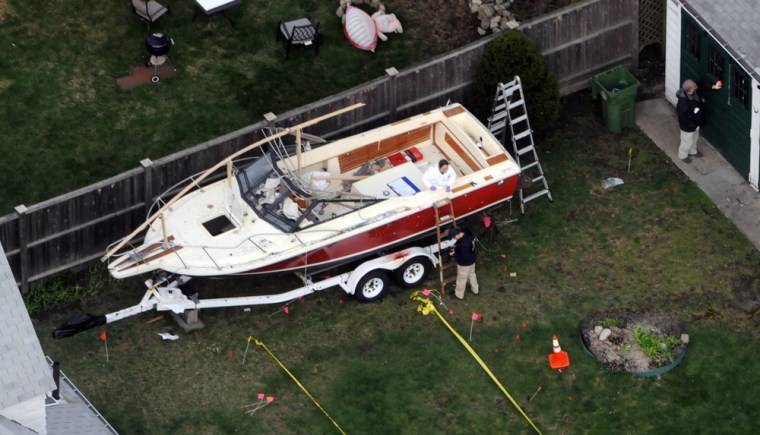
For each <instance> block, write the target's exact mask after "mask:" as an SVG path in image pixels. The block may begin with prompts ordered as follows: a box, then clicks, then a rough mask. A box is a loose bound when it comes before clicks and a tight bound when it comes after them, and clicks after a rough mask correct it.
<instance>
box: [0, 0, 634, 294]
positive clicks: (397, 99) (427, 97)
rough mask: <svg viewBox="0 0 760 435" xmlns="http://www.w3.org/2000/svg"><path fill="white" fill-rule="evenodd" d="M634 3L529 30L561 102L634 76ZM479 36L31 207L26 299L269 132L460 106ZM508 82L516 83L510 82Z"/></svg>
mask: <svg viewBox="0 0 760 435" xmlns="http://www.w3.org/2000/svg"><path fill="white" fill-rule="evenodd" d="M638 5H639V4H638V0H587V1H583V2H580V3H577V4H575V5H573V6H570V7H567V8H564V9H561V10H558V11H556V12H554V13H552V14H549V15H546V16H544V17H541V18H539V19H536V20H533V21H530V22H526V23H523V24H522V25H521V26H520V27H519V28H518V30H519V31H521V32H523V33H525V34H526V35H528V36H529V37H530V38H531V39H532V40H533V42H534V43H535V45H536V47H537V48H538V49H539V51H540V52H541V53H542V54H543V55H544V56H545V58H546V59H547V61H548V62H549V64H550V65H551V67H552V68H553V70H554V72H555V74H556V75H557V78H558V80H559V83H560V90H561V92H562V94H563V95H566V94H569V93H572V92H575V91H577V90H580V89H583V88H586V87H587V86H588V83H589V79H590V78H591V77H592V76H594V75H596V74H598V73H599V72H602V71H604V70H606V69H608V68H610V67H612V66H615V65H621V64H622V65H626V66H628V67H630V68H633V69H635V68H636V65H637V55H638V24H637V17H638ZM498 36H499V35H498V34H494V35H491V36H489V37H486V38H483V39H481V40H479V41H476V42H474V43H472V44H469V45H467V46H465V47H462V48H460V49H458V50H455V51H452V52H450V53H447V54H445V55H443V56H440V57H438V58H435V59H433V60H431V61H430V62H427V63H424V64H421V65H417V66H413V67H410V68H407V69H405V70H403V71H400V72H397V71H395V70H389V71H388V75H387V76H385V77H382V78H379V79H376V80H373V81H371V82H368V83H365V84H363V85H361V86H357V87H355V88H353V89H350V90H348V91H345V92H343V93H341V94H338V95H335V96H332V97H329V98H325V99H323V100H320V101H317V102H315V103H312V104H309V105H307V106H304V107H301V108H298V109H296V110H293V111H290V112H287V113H284V114H281V115H280V116H278V118H277V119H276V120H274V121H272V122H266V121H262V122H259V123H257V124H253V125H249V126H247V127H245V128H243V129H240V130H238V131H235V132H233V133H230V134H228V135H225V136H222V137H219V138H216V139H214V140H211V141H208V142H205V143H203V144H201V145H198V146H195V147H193V148H189V149H187V150H184V151H181V152H178V153H175V154H172V155H170V156H167V157H164V158H161V159H159V160H157V161H154V162H152V161H150V160H144V161H142V162H140V167H139V168H136V169H133V170H131V171H127V172H124V173H122V174H120V175H117V176H115V177H113V178H110V179H108V180H104V181H101V182H99V183H96V184H93V185H91V186H88V187H85V188H82V189H79V190H76V191H74V192H70V193H68V194H66V195H62V196H59V197H57V198H53V199H50V200H48V201H45V202H42V203H39V204H34V205H32V206H29V207H25V206H23V205H21V206H18V207H16V213H13V214H11V215H7V216H4V217H2V218H0V243H2V246H3V248H4V249H5V254H6V256H7V258H8V262H9V263H10V265H11V268H12V270H13V273H14V276H15V278H16V280H17V282H18V284H19V286H20V287H21V288H22V290H23V292H24V293H26V292H28V289H29V283H30V282H32V281H35V280H38V279H41V278H44V277H47V276H50V275H53V274H55V273H58V272H60V271H63V270H66V269H70V268H75V267H81V266H84V265H87V264H89V263H90V262H92V261H95V260H96V259H98V258H100V257H101V256H102V255H103V253H104V252H105V249H106V246H107V245H108V244H110V243H112V242H114V241H116V240H118V239H120V238H121V237H124V236H125V235H126V234H129V233H130V232H131V231H132V230H133V229H134V228H136V227H137V226H138V225H139V224H141V223H142V222H143V221H144V220H145V218H146V214H147V211H148V209H149V207H150V205H151V204H152V202H153V201H154V199H155V198H156V197H157V195H159V194H161V193H163V192H164V191H165V190H166V189H167V188H169V187H171V186H173V185H175V184H177V183H178V182H180V181H181V180H184V179H186V178H188V177H190V176H192V175H193V174H197V173H200V172H201V171H203V170H205V169H207V168H208V167H210V166H212V165H213V164H215V163H217V162H219V161H221V160H223V159H224V158H225V157H226V156H227V155H229V154H231V153H232V152H234V151H235V150H237V149H240V148H242V147H244V146H246V145H249V144H250V143H252V142H254V141H255V140H257V139H259V138H260V137H261V136H260V130H261V129H262V128H263V127H267V126H270V127H272V126H277V127H287V126H290V125H294V124H298V123H300V122H304V121H306V120H309V119H312V118H315V117H317V116H319V115H323V114H325V113H329V112H331V111H333V110H337V109H340V108H342V107H345V106H348V105H351V104H353V103H358V102H363V103H366V106H364V107H363V108H361V109H359V110H355V111H352V112H349V113H345V114H343V115H340V116H337V117H334V118H330V119H328V120H325V121H324V122H322V123H320V124H317V125H315V126H314V127H312V128H310V129H309V132H310V133H312V134H317V135H320V136H323V137H325V138H337V137H341V136H345V135H348V134H350V133H353V132H356V131H360V130H365V129H367V128H371V127H375V126H379V125H382V124H386V123H388V122H392V121H395V120H397V119H401V118H405V117H408V116H411V115H413V114H416V113H419V112H423V111H425V110H429V109H431V108H434V107H437V106H441V105H443V104H445V103H446V101H447V100H451V101H464V100H465V96H466V93H467V90H468V88H469V86H470V84H471V82H472V79H473V77H474V75H475V72H476V70H477V67H478V64H479V62H480V59H481V58H482V56H483V53H484V50H485V48H486V46H487V45H488V44H489V43H490V42H491V41H492V40H493V39H495V38H497V37H498ZM504 79H505V81H506V80H509V79H511V77H505V78H504Z"/></svg>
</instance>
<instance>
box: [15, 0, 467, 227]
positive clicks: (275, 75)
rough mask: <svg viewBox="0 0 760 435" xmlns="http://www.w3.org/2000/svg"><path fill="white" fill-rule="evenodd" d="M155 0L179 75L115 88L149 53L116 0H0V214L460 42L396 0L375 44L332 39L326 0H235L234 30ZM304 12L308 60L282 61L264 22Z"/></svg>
mask: <svg viewBox="0 0 760 435" xmlns="http://www.w3.org/2000/svg"><path fill="white" fill-rule="evenodd" d="M447 1H451V0H447ZM163 3H164V4H167V5H168V6H169V7H170V10H171V15H165V16H163V17H161V18H160V19H159V20H158V22H157V23H156V24H155V25H154V27H153V31H159V32H165V33H167V34H168V35H169V36H171V37H172V38H173V40H174V42H175V45H174V46H173V47H172V49H171V51H170V53H169V59H170V60H171V62H172V63H173V65H174V66H175V68H177V70H178V76H177V77H175V78H167V79H165V80H163V82H162V83H160V84H158V85H143V86H140V87H137V88H135V89H132V90H129V91H123V90H121V89H120V88H119V86H118V85H117V83H116V78H118V77H122V76H125V75H127V74H128V73H129V71H130V67H131V66H132V65H139V64H142V63H144V62H145V61H146V60H147V58H148V54H147V51H146V49H145V37H146V36H147V34H148V30H147V27H146V26H145V25H144V24H143V23H142V22H141V21H140V20H139V19H138V18H137V17H136V16H135V15H133V14H132V10H131V7H130V2H129V1H128V0H119V1H100V2H95V3H93V2H92V1H87V0H67V1H42V2H40V1H23V0H10V1H9V0H0V145H1V146H2V151H3V158H2V159H0V173H2V174H3V183H2V184H0V215H4V214H7V213H9V212H11V211H12V210H13V207H14V206H16V205H18V204H22V203H24V204H27V205H30V204H33V203H35V202H39V201H42V200H45V199H48V198H51V197H53V196H56V195H60V194H63V193H66V192H69V191H71V190H74V189H76V188H79V187H83V186H86V185H88V184H91V183H93V182H96V181H100V180H102V179H105V178H108V177H111V176H113V175H116V174H118V173H120V172H123V171H125V170H128V169H132V168H135V167H137V166H139V162H140V160H142V159H144V158H151V159H157V158H159V157H163V156H166V155H168V154H171V153H172V152H175V151H178V150H181V149H184V148H187V147H190V146H194V145H197V144H199V143H202V142H204V141H207V140H210V139H213V138H216V137H218V136H221V135H223V134H227V133H229V132H231V131H234V130H236V129H239V128H242V127H244V126H247V125H250V124H252V123H254V122H258V121H260V120H262V119H263V114H264V113H267V112H270V111H273V112H275V113H282V112H284V111H286V110H290V109H294V108H297V107H300V106H302V105H305V104H308V103H310V102H312V101H316V100H318V99H320V98H323V97H327V96H329V95H332V94H334V93H337V92H339V91H343V90H345V89H348V88H350V87H352V86H355V85H358V84H360V83H363V82H366V81H368V80H371V79H374V78H377V77H381V76H383V75H384V74H385V73H384V71H385V69H386V68H388V67H391V66H394V67H396V68H398V69H402V68H404V67H407V66H409V65H411V64H414V63H418V62H421V61H423V60H426V59H429V58H431V57H433V56H435V55H437V54H440V53H443V52H445V51H448V50H450V49H452V48H454V47H456V46H457V44H463V43H465V42H468V41H466V40H462V39H461V38H460V39H457V40H454V39H451V40H448V41H447V44H440V43H437V42H438V41H439V40H440V39H441V36H440V35H439V36H438V38H437V39H436V38H433V37H432V35H433V34H434V33H435V34H439V33H440V32H439V31H438V30H436V29H435V27H436V26H438V27H440V25H441V22H443V23H447V24H446V25H447V26H450V24H448V22H447V21H446V20H449V19H450V17H449V15H451V14H450V13H449V12H450V11H449V10H447V9H440V10H430V9H429V8H427V10H426V9H425V8H420V7H417V8H416V9H414V10H412V9H408V8H405V7H402V5H405V4H407V3H412V2H408V1H407V0H387V1H385V3H386V6H387V7H388V11H389V12H395V13H396V14H397V15H398V17H399V19H400V20H401V21H402V22H403V24H404V27H405V29H406V31H405V33H404V34H403V35H396V34H392V35H389V40H388V41H387V42H380V43H379V44H380V45H379V46H378V49H377V51H376V52H375V53H369V52H366V51H360V50H358V49H355V48H353V47H352V46H351V45H350V44H349V42H348V41H347V40H346V38H345V37H344V36H343V29H342V26H341V23H340V20H339V19H338V18H337V17H336V15H335V10H336V9H337V7H338V1H337V0H336V1H317V0H277V1H270V0H245V1H243V2H241V3H240V4H238V5H235V6H234V7H232V8H230V9H229V10H227V11H226V12H227V14H228V15H229V16H230V17H231V18H233V19H234V20H235V23H236V27H235V29H233V28H232V27H231V26H230V25H229V23H228V22H227V20H225V19H224V17H222V16H215V17H213V18H211V19H209V18H207V17H206V16H204V15H203V14H202V13H201V14H200V16H199V17H197V19H195V20H194V19H193V16H194V15H195V14H196V12H197V11H198V7H197V5H196V4H195V2H193V1H192V0H182V1H180V0H164V1H163ZM460 6H461V5H460ZM465 14H469V11H465ZM307 15H311V16H314V17H316V18H318V19H319V20H320V21H321V23H322V25H321V28H320V30H321V33H322V44H321V46H320V51H319V56H315V53H314V50H299V49H296V50H293V51H292V52H291V56H290V59H288V60H285V56H284V50H283V47H282V44H281V43H278V42H276V40H275V36H276V30H277V25H278V23H279V22H280V21H282V20H288V19H294V18H299V17H303V16H307ZM470 18H471V17H470ZM471 20H474V18H471ZM459 24H460V25H461V24H462V23H459ZM466 25H467V26H469V25H470V22H467V23H466ZM469 27H471V34H472V39H471V40H474V39H475V38H477V33H476V32H475V27H474V26H469ZM458 34H459V35H460V36H461V37H465V38H466V36H467V35H466V34H463V33H462V32H461V31H460V32H458ZM443 36H445V35H443Z"/></svg>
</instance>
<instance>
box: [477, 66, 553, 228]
mask: <svg viewBox="0 0 760 435" xmlns="http://www.w3.org/2000/svg"><path fill="white" fill-rule="evenodd" d="M507 126H509V133H510V136H511V139H512V147H513V149H514V153H515V159H516V160H517V164H518V166H520V170H521V173H520V182H519V183H518V186H517V187H518V190H519V195H520V212H521V213H522V214H525V203H527V202H530V201H533V200H534V199H537V198H540V197H542V196H544V195H546V196H548V197H549V201H552V202H554V200H553V199H552V194H551V192H550V191H549V185H548V184H547V183H546V177H545V176H544V170H543V169H542V168H541V163H540V162H539V161H538V154H537V153H536V146H535V144H534V143H533V131H532V130H531V129H530V122H529V121H528V109H527V108H526V106H525V96H524V95H523V90H522V83H521V82H520V77H519V76H515V78H514V80H512V81H511V82H509V83H499V84H497V85H496V96H495V97H494V101H493V108H492V109H491V116H490V117H489V118H488V129H489V130H490V131H491V133H493V134H494V136H496V138H497V139H499V140H500V141H501V143H502V144H503V143H505V142H506V139H507V137H506V133H507Z"/></svg>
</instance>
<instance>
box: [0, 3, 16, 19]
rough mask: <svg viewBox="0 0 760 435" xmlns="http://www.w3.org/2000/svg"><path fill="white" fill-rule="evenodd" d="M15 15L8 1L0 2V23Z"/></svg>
mask: <svg viewBox="0 0 760 435" xmlns="http://www.w3.org/2000/svg"><path fill="white" fill-rule="evenodd" d="M14 15H16V13H15V12H14V10H13V7H11V5H10V3H9V2H8V0H0V23H2V22H4V21H5V20H7V19H8V18H10V17H12V16H14Z"/></svg>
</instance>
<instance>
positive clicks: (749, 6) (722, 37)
mask: <svg viewBox="0 0 760 435" xmlns="http://www.w3.org/2000/svg"><path fill="white" fill-rule="evenodd" d="M680 1H681V3H682V4H683V5H684V7H685V8H686V10H687V11H688V12H689V13H690V14H691V15H693V16H694V18H696V19H697V21H699V23H700V24H701V25H702V27H704V28H705V30H707V31H708V32H709V33H710V34H711V35H712V36H713V37H714V38H715V39H716V40H717V41H718V42H720V43H721V44H722V45H723V47H724V48H725V49H726V51H728V52H729V53H730V54H731V55H732V56H733V57H734V58H735V59H736V60H737V61H738V62H739V63H740V64H741V65H742V66H743V67H744V69H746V70H747V72H749V73H750V74H751V75H752V76H753V77H754V78H755V80H758V81H760V26H758V22H760V2H758V1H757V0H720V1H716V0H680Z"/></svg>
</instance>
